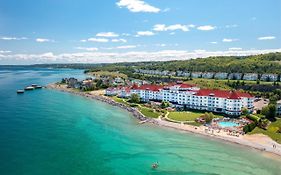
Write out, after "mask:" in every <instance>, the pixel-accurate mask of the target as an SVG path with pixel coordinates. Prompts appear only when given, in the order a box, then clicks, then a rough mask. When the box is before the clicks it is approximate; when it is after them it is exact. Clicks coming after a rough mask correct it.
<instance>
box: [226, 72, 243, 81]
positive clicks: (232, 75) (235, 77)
mask: <svg viewBox="0 0 281 175" xmlns="http://www.w3.org/2000/svg"><path fill="white" fill-rule="evenodd" d="M228 79H229V80H241V79H242V73H230V74H229V75H228Z"/></svg>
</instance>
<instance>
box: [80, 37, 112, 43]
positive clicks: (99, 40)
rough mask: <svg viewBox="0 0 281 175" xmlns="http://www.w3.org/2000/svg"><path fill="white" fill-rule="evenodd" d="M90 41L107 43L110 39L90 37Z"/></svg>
mask: <svg viewBox="0 0 281 175" xmlns="http://www.w3.org/2000/svg"><path fill="white" fill-rule="evenodd" d="M83 41H84V40H83ZM88 41H92V42H97V43H107V42H108V41H109V40H108V39H107V38H89V39H88Z"/></svg>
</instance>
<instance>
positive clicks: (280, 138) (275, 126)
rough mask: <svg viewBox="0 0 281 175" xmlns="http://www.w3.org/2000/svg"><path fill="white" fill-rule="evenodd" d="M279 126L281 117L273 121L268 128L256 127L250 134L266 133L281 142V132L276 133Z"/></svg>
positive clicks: (280, 125)
mask: <svg viewBox="0 0 281 175" xmlns="http://www.w3.org/2000/svg"><path fill="white" fill-rule="evenodd" d="M278 128H281V119H278V120H277V121H276V122H273V123H271V124H270V125H269V126H268V129H267V130H263V129H261V128H259V127H256V128H255V129H254V130H253V131H252V132H250V133H249V134H264V135H267V136H269V137H270V138H272V139H273V140H275V141H277V142H278V143H280V144H281V133H276V131H277V130H278Z"/></svg>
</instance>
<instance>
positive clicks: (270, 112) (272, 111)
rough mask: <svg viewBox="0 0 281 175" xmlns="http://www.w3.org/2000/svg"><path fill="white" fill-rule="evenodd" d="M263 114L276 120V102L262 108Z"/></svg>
mask: <svg viewBox="0 0 281 175" xmlns="http://www.w3.org/2000/svg"><path fill="white" fill-rule="evenodd" d="M261 114H263V115H265V117H266V118H267V119H268V120H270V121H275V120H276V119H275V117H276V106H275V105H274V104H269V105H268V106H265V107H263V108H262V110H261Z"/></svg>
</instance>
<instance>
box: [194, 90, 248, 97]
mask: <svg viewBox="0 0 281 175" xmlns="http://www.w3.org/2000/svg"><path fill="white" fill-rule="evenodd" d="M196 95H197V96H214V97H218V98H228V99H239V98H242V97H246V98H252V97H253V96H252V95H250V94H249V93H244V92H239V91H226V90H212V89H200V90H199V91H197V94H196Z"/></svg>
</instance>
